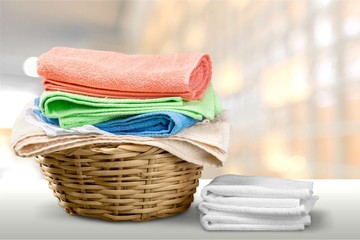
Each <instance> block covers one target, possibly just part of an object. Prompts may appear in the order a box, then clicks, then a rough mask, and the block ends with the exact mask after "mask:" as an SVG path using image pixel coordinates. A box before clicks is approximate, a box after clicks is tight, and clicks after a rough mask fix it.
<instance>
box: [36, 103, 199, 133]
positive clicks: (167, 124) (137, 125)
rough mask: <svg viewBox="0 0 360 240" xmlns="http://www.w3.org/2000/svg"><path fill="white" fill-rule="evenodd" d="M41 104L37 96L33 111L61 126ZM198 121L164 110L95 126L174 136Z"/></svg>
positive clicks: (122, 131)
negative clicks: (49, 116) (45, 112)
mask: <svg viewBox="0 0 360 240" xmlns="http://www.w3.org/2000/svg"><path fill="white" fill-rule="evenodd" d="M39 105H40V98H36V99H35V108H34V109H33V112H34V113H35V114H36V115H37V116H38V117H39V118H40V119H41V120H42V121H44V122H46V123H49V124H54V125H57V126H59V120H58V119H57V118H48V117H46V116H45V115H44V114H43V113H42V111H41V109H40V108H39ZM197 122H199V121H198V120H196V119H193V118H191V117H188V116H186V115H183V114H180V113H177V112H171V111H163V112H150V113H144V114H139V115H134V116H131V117H126V118H117V119H114V120H110V121H106V122H102V123H97V124H94V126H95V127H97V128H99V129H101V130H103V131H106V132H109V133H112V134H115V135H134V136H144V137H145V136H147V137H167V136H173V135H175V134H176V133H178V132H180V131H182V130H183V129H185V128H187V127H190V126H192V125H194V124H195V123H197Z"/></svg>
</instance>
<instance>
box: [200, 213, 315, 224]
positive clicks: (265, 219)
mask: <svg viewBox="0 0 360 240" xmlns="http://www.w3.org/2000/svg"><path fill="white" fill-rule="evenodd" d="M200 215H201V216H202V217H204V218H205V219H207V220H209V221H210V222H211V223H219V222H224V223H229V224H235V223H242V224H246V223H249V224H255V223H258V224H286V223H295V224H304V225H310V223H311V217H310V215H309V214H305V215H302V216H300V217H299V216H279V215H270V216H266V215H253V214H243V213H233V212H220V211H216V210H209V211H208V212H207V214H204V213H202V212H200Z"/></svg>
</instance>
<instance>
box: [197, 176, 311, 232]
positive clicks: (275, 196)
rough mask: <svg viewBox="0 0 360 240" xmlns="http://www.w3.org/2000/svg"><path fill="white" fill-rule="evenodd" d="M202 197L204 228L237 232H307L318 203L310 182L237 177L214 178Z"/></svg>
mask: <svg viewBox="0 0 360 240" xmlns="http://www.w3.org/2000/svg"><path fill="white" fill-rule="evenodd" d="M201 196H202V198H203V200H204V201H203V202H201V203H200V204H199V209H200V212H201V215H200V222H201V225H202V226H203V227H204V228H205V229H206V230H235V231H236V230H238V231H299V230H304V229H305V226H308V225H310V223H311V219H310V215H309V212H310V210H311V209H312V208H313V206H314V204H315V202H316V201H317V200H318V197H317V196H314V195H313V183H312V182H310V181H296V180H289V179H281V178H272V177H256V176H238V175H223V176H219V177H217V178H215V179H214V180H213V181H211V183H209V184H208V185H207V186H205V187H204V188H203V190H202V192H201Z"/></svg>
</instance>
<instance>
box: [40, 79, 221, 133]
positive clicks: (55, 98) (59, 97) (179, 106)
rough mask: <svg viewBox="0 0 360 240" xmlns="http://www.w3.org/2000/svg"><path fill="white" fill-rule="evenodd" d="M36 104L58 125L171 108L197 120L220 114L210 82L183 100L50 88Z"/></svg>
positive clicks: (95, 121)
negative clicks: (93, 94)
mask: <svg viewBox="0 0 360 240" xmlns="http://www.w3.org/2000/svg"><path fill="white" fill-rule="evenodd" d="M40 107H41V110H42V112H43V113H44V115H45V116H46V117H48V118H57V119H59V124H60V126H61V127H62V128H72V127H80V126H83V125H86V124H96V123H100V122H105V121H108V120H111V119H115V118H120V117H128V116H132V115H137V114H142V113H148V112H158V111H173V112H178V113H182V114H184V115H187V116H189V117H192V118H194V119H197V120H202V119H203V118H207V119H210V120H212V119H214V117H215V115H216V114H219V113H221V111H222V107H221V103H220V100H219V97H218V96H217V95H216V93H215V91H214V89H213V88H212V86H211V85H210V86H209V88H208V89H207V91H206V93H205V95H204V97H203V98H202V99H200V100H193V101H185V100H182V98H180V97H167V98H153V99H114V98H99V97H90V96H84V95H79V94H73V93H66V92H59V91H50V92H44V93H43V94H42V96H41V100H40Z"/></svg>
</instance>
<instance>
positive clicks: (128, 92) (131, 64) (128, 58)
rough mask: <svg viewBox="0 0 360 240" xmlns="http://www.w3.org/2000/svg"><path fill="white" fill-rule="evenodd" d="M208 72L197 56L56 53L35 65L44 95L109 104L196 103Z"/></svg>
mask: <svg viewBox="0 0 360 240" xmlns="http://www.w3.org/2000/svg"><path fill="white" fill-rule="evenodd" d="M211 72H212V69H211V60H210V57H209V55H207V54H203V53H183V54H174V55H126V54H122V53H116V52H109V51H96V50H87V49H75V48H64V47H56V48H52V49H51V50H50V51H48V52H46V53H44V54H42V55H41V56H40V57H39V59H38V73H39V75H40V76H42V77H43V78H44V81H43V84H44V88H45V90H47V91H49V90H55V91H65V92H71V93H78V94H84V95H89V96H98V97H111V98H159V97H170V96H178V97H181V98H182V99H184V100H195V99H201V98H202V97H203V95H204V93H205V91H206V89H207V88H208V85H209V83H210V80H211Z"/></svg>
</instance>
